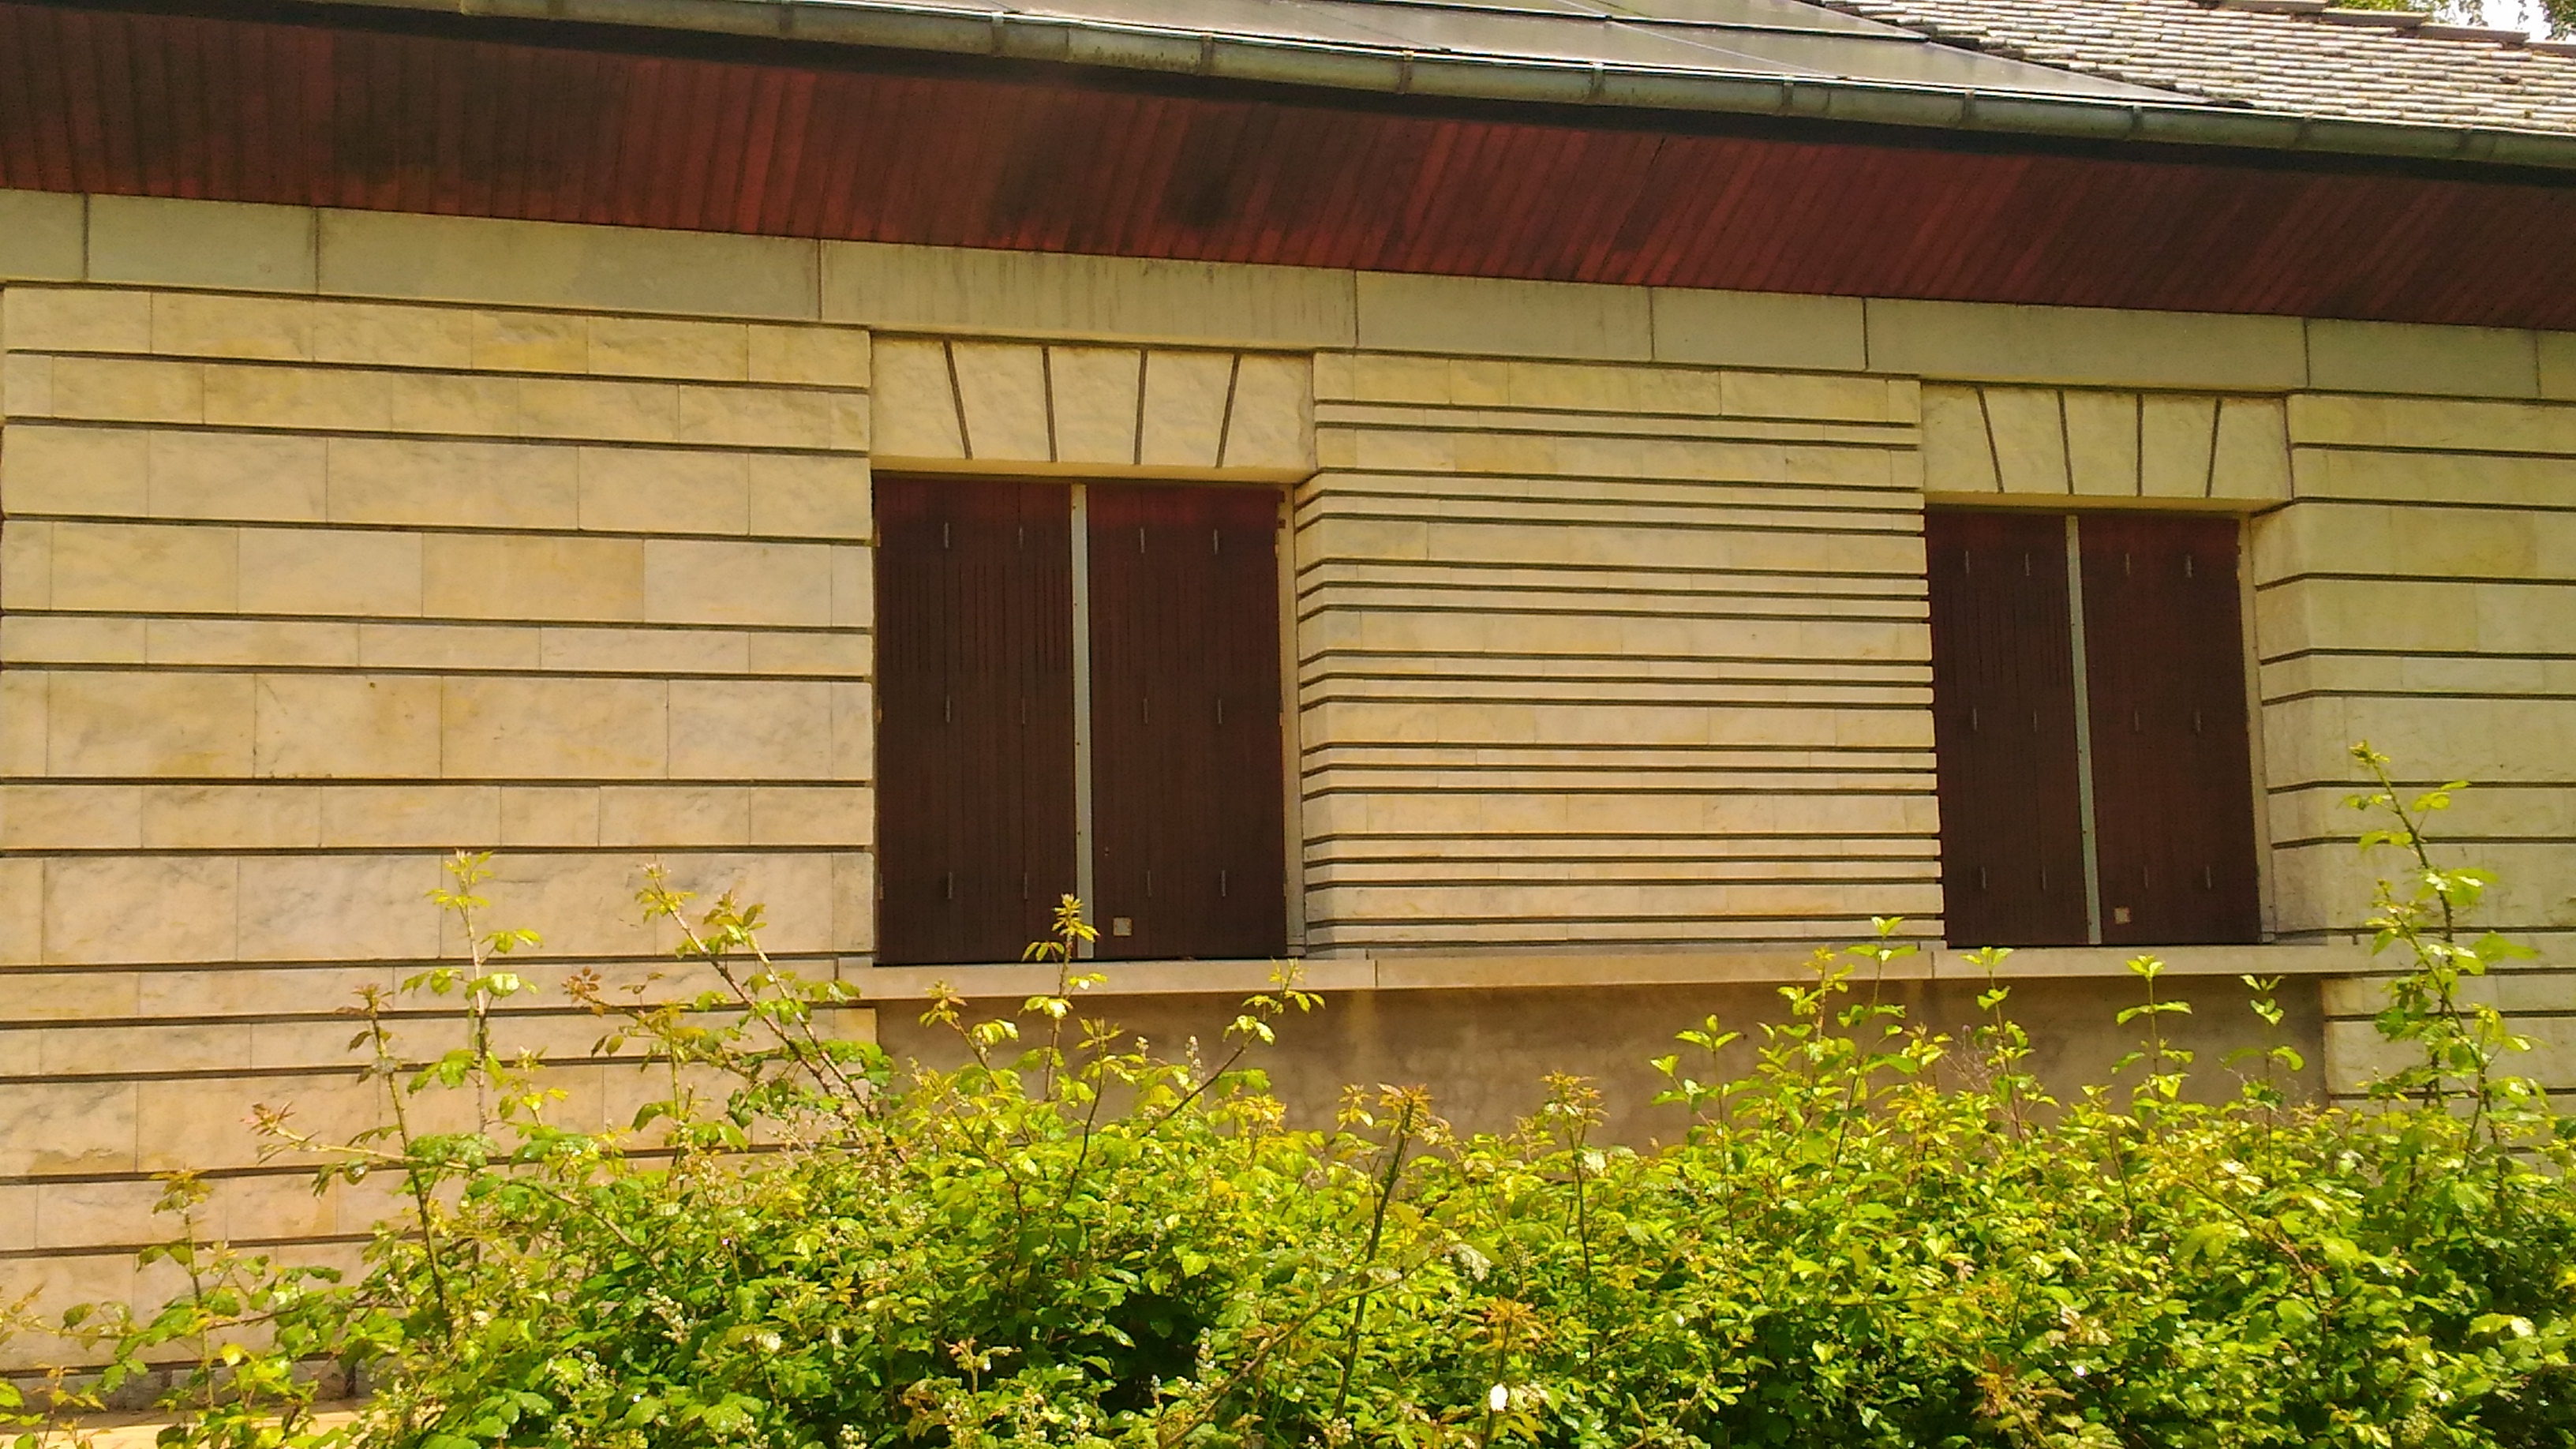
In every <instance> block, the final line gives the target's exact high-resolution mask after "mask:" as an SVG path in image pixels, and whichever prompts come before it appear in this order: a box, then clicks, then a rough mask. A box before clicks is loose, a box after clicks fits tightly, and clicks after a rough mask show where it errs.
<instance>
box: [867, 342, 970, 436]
mask: <svg viewBox="0 0 2576 1449" xmlns="http://www.w3.org/2000/svg"><path fill="white" fill-rule="evenodd" d="M873 364H874V367H875V375H876V385H875V389H874V390H873V391H872V392H871V393H870V394H869V401H870V406H871V409H872V414H873V416H872V417H871V419H870V424H869V426H870V430H871V432H872V433H873V434H874V437H875V442H876V451H877V453H879V454H880V455H882V456H886V457H894V458H924V459H933V458H963V457H965V456H966V440H965V435H964V433H963V432H961V431H960V429H959V425H958V417H957V388H956V382H955V380H954V379H953V378H952V377H951V376H950V375H949V371H948V349H947V347H946V346H945V345H944V344H942V343H938V342H932V341H927V340H924V339H922V338H916V337H884V338H879V339H877V343H876V349H875V354H874V357H873Z"/></svg>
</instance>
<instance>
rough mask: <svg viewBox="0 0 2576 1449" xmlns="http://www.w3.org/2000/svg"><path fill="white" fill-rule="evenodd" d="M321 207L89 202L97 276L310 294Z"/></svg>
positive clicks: (129, 199)
mask: <svg viewBox="0 0 2576 1449" xmlns="http://www.w3.org/2000/svg"><path fill="white" fill-rule="evenodd" d="M313 258H314V233H313V211H312V209H311V208H309V207H302V206H261V205H253V204H250V203H247V202H239V201H177V200H170V199H167V198H163V197H156V196H93V197H91V198H90V199H89V279H90V280H91V281H93V282H139V283H142V284H144V285H146V286H155V287H215V288H221V289H225V290H230V291H245V292H310V291H312V290H313V284H314V268H313Z"/></svg>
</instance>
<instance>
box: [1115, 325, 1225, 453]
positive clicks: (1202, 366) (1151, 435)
mask: <svg viewBox="0 0 2576 1449" xmlns="http://www.w3.org/2000/svg"><path fill="white" fill-rule="evenodd" d="M1234 362H1235V359H1234V357H1233V356H1232V355H1231V354H1229V353H1222V352H1163V351H1155V352H1150V353H1147V354H1146V356H1145V375H1144V386H1145V411H1144V415H1143V421H1142V429H1141V431H1140V433H1139V436H1138V440H1137V461H1138V462H1140V463H1145V464H1148V465H1159V466H1166V467H1182V468H1213V467H1215V466H1216V463H1217V450H1218V449H1219V448H1220V447H1221V446H1222V445H1223V444H1224V441H1225V418H1226V404H1227V401H1228V399H1229V397H1230V395H1231V394H1232V392H1233V390H1234Z"/></svg>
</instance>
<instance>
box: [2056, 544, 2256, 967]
mask: <svg viewBox="0 0 2576 1449" xmlns="http://www.w3.org/2000/svg"><path fill="white" fill-rule="evenodd" d="M2238 534H2239V529H2238V525H2237V522H2236V520H2235V519H2233V518H2191V517H2175V516H2172V515H2143V516H2142V515H2135V514H2086V515H2084V517H2083V519H2082V520H2081V526H2080V530H2079V533H2078V537H2079V538H2080V540H2081V550H2082V556H2083V565H2084V634H2085V660H2086V666H2087V667H2086V681H2087V686H2088V693H2089V695H2090V697H2091V700H2092V716H2093V730H2092V742H2093V792H2094V818H2095V820H2096V821H2097V822H2098V827H2097V831H2096V836H2097V845H2096V857H2097V861H2096V863H2097V868H2098V869H2099V870H2100V872H2101V881H2102V939H2103V940H2104V941H2105V942H2110V943H2114V944H2124V945H2125V944H2142V945H2167V946H2182V945H2203V944H2229V943H2240V942H2247V941H2252V940H2255V939H2256V938H2257V932H2258V929H2259V924H2260V914H2261V908H2260V901H2259V897H2258V894H2257V889H2256V880H2255V873H2254V817H2253V780H2252V775H2253V764H2252V760H2251V754H2250V751H2249V749H2248V747H2247V740H2246V710H2245V672H2244V653H2243V646H2242V643H2241V640H2242V637H2243V636H2242V633H2241V629H2242V622H2241V619H2240V614H2239V609H2238V594H2237V576H2236V570H2237V539H2238ZM2124 916H2125V917H2126V919H2125V920H2124V919H2123V917H2124Z"/></svg>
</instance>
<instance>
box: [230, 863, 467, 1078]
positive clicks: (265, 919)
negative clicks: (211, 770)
mask: <svg viewBox="0 0 2576 1449" xmlns="http://www.w3.org/2000/svg"><path fill="white" fill-rule="evenodd" d="M445 883H446V877H445V876H444V875H443V874H442V873H441V871H440V868H439V860H438V857H437V856H434V855H254V856H250V857H247V858H245V859H244V860H243V861H242V862H241V934H240V947H239V951H240V959H242V960H245V961H368V960H418V959H420V958H422V957H426V956H433V955H436V954H438V950H439V932H438V927H439V910H438V907H437V906H435V905H433V904H431V903H430V900H429V893H430V892H431V891H432V890H435V889H437V888H438V887H439V886H441V885H444V884H445ZM343 1034H344V1035H345V1032H344V1033H343Z"/></svg>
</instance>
